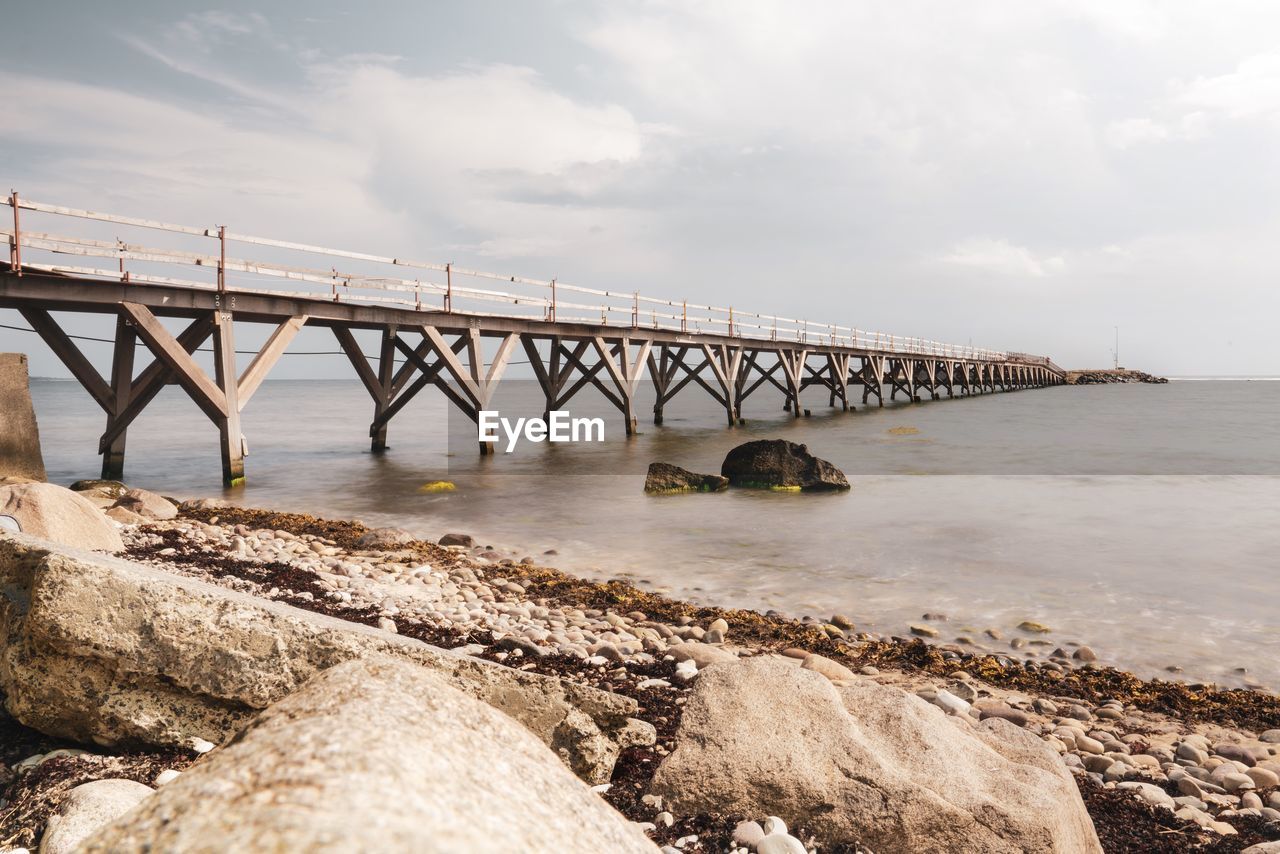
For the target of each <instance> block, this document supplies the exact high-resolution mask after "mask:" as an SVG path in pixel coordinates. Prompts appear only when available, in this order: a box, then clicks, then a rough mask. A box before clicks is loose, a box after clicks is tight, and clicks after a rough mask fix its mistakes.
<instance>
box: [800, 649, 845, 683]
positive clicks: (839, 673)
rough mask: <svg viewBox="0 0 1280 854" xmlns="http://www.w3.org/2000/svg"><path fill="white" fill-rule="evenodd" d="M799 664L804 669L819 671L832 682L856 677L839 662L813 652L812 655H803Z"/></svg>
mask: <svg viewBox="0 0 1280 854" xmlns="http://www.w3.org/2000/svg"><path fill="white" fill-rule="evenodd" d="M800 666H801V667H803V668H804V669H805V670H812V671H813V672H814V673H821V674H822V675H823V676H825V677H827V678H828V679H830V680H831V681H832V682H835V681H837V680H842V679H856V678H857V677H856V676H854V675H853V671H852V670H850V669H849V668H847V667H845V666H844V665H843V664H841V663H840V662H838V661H832V660H831V659H829V658H827V657H826V656H822V655H817V654H814V655H808V656H805V659H804V661H802V662H800Z"/></svg>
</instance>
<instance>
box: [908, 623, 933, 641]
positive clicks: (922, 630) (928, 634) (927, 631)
mask: <svg viewBox="0 0 1280 854" xmlns="http://www.w3.org/2000/svg"><path fill="white" fill-rule="evenodd" d="M911 634H913V635H916V636H918V637H922V638H936V637H937V636H938V630H937V629H935V628H934V627H933V626H912V627H911Z"/></svg>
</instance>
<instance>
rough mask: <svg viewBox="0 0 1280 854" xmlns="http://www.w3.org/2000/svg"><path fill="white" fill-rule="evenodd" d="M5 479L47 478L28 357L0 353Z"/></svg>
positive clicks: (0, 456)
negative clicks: (29, 377)
mask: <svg viewBox="0 0 1280 854" xmlns="http://www.w3.org/2000/svg"><path fill="white" fill-rule="evenodd" d="M5 476H14V477H23V478H30V479H31V480H44V479H45V471H44V457H43V456H42V455H41V453H40V429H39V427H37V426H36V411H35V408H34V407H33V406H32V405H31V386H30V384H29V382H28V377H27V357H26V356H25V355H23V354H22V353H0V477H5Z"/></svg>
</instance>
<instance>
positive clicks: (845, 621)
mask: <svg viewBox="0 0 1280 854" xmlns="http://www.w3.org/2000/svg"><path fill="white" fill-rule="evenodd" d="M831 625H833V626H835V627H836V628H837V629H844V630H845V631H853V629H855V628H856V626H854V624H853V620H850V619H849V618H848V617H846V616H845V615H844V614H832V615H831Z"/></svg>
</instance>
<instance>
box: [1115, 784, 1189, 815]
mask: <svg viewBox="0 0 1280 854" xmlns="http://www.w3.org/2000/svg"><path fill="white" fill-rule="evenodd" d="M1116 788H1117V789H1132V790H1133V791H1134V792H1135V793H1136V794H1137V795H1138V797H1140V798H1142V800H1144V801H1146V802H1147V803H1149V804H1151V806H1153V807H1168V808H1169V809H1170V810H1173V809H1176V804H1174V802H1173V797H1172V796H1171V795H1170V794H1169V793H1168V792H1166V791H1165V790H1164V789H1162V788H1160V787H1159V786H1157V785H1155V784H1154V783H1141V782H1127V783H1117V784H1116Z"/></svg>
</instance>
